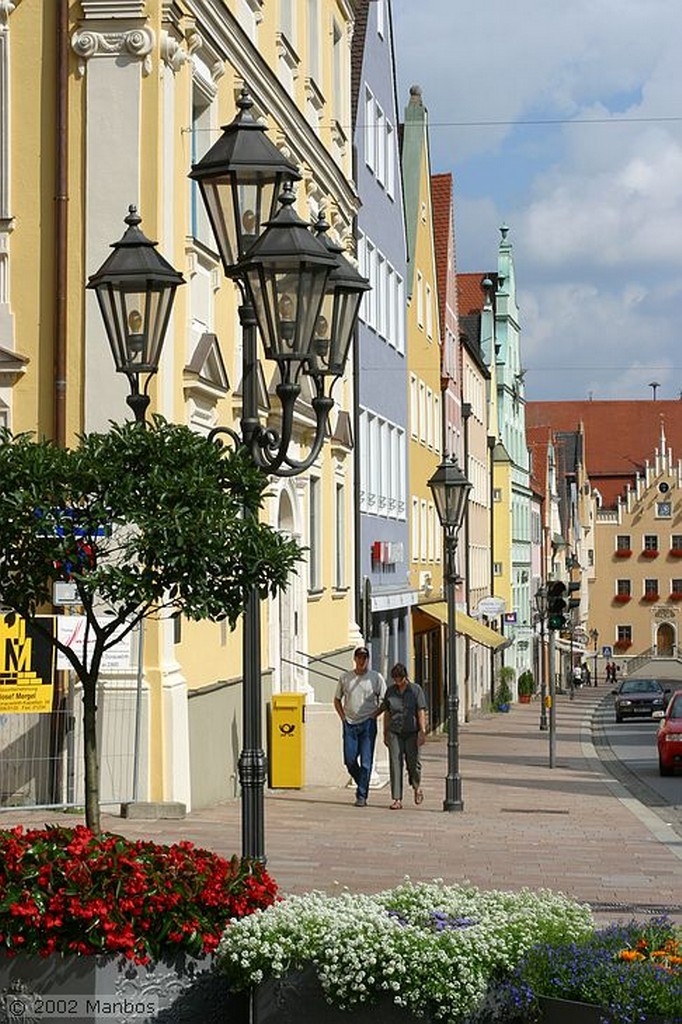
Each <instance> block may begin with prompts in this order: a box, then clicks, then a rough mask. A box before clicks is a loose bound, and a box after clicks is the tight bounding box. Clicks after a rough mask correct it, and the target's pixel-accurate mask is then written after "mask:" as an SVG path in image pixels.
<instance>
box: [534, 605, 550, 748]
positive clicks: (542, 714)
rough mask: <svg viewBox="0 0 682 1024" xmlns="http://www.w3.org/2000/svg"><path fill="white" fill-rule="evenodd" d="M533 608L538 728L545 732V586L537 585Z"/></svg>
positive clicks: (546, 727) (546, 726)
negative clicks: (537, 633) (537, 652)
mask: <svg viewBox="0 0 682 1024" xmlns="http://www.w3.org/2000/svg"><path fill="white" fill-rule="evenodd" d="M535 608H536V610H537V613H538V620H539V622H540V657H539V658H538V667H539V669H540V729H541V731H542V732H546V731H547V729H548V728H549V726H548V724H547V670H546V667H545V622H546V620H547V588H546V587H544V586H543V587H538V589H537V590H536V591H535Z"/></svg>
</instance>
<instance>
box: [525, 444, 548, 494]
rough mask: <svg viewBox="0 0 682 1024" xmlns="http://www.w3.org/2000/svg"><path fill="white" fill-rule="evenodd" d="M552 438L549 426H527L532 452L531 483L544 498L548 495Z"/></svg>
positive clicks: (532, 487) (534, 489) (533, 488)
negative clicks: (548, 471) (549, 451)
mask: <svg viewBox="0 0 682 1024" xmlns="http://www.w3.org/2000/svg"><path fill="white" fill-rule="evenodd" d="M551 438H552V431H551V429H550V428H549V427H526V442H527V444H528V447H529V448H530V450H531V453H532V462H531V465H532V472H531V475H530V485H531V489H532V490H533V491H534V492H535V493H536V494H537V495H538V496H539V497H540V498H542V499H543V500H544V499H545V497H546V496H547V449H548V448H549V444H550V441H551Z"/></svg>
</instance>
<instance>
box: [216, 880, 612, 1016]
mask: <svg viewBox="0 0 682 1024" xmlns="http://www.w3.org/2000/svg"><path fill="white" fill-rule="evenodd" d="M593 927H594V925H593V919H592V913H591V911H590V909H589V907H587V906H585V905H583V904H579V903H576V902H574V901H573V900H570V899H569V898H568V897H566V896H564V895H562V894H561V893H554V892H550V891H548V890H539V891H531V890H528V889H523V890H521V891H519V892H500V891H495V890H493V891H484V890H480V889H477V888H475V887H473V886H468V885H454V886H449V885H445V884H444V883H443V882H441V881H434V882H428V883H412V882H411V881H410V880H409V879H407V880H405V882H404V883H403V884H401V885H399V886H398V887H397V888H395V889H389V890H386V891H384V892H380V893H377V894H375V895H371V896H369V895H358V894H357V893H350V892H343V893H341V894H339V895H335V896H328V895H325V894H324V893H320V892H312V893H309V894H307V895H305V896H289V897H287V898H286V899H284V900H282V901H281V902H279V903H276V904H274V905H273V906H271V907H268V908H267V909H266V910H264V911H256V912H255V913H254V914H251V915H249V916H248V917H246V918H244V919H243V920H239V921H234V922H231V923H230V924H229V925H228V927H227V929H226V931H225V933H224V935H223V937H222V939H221V942H220V945H219V947H218V952H217V957H218V963H217V966H218V969H219V970H221V971H223V972H224V973H225V974H226V975H227V976H228V978H229V979H230V982H231V987H232V988H233V989H237V990H238V989H243V988H248V987H249V986H251V985H257V984H259V983H260V982H262V981H263V980H264V979H266V978H269V977H270V978H282V977H284V976H285V975H287V974H288V973H289V972H292V971H299V970H303V969H305V968H306V967H308V966H310V965H311V964H312V965H314V967H315V970H316V973H317V976H318V979H319V981H320V984H321V987H322V990H323V992H324V993H325V996H326V998H327V999H328V1001H329V1002H330V1003H333V1004H334V1005H336V1006H338V1007H340V1008H343V1009H351V1008H352V1007H353V1006H355V1005H357V1004H358V1003H364V1002H372V1001H374V1000H376V999H378V998H379V997H381V996H382V995H387V996H389V997H390V998H391V999H392V1000H393V1002H394V1003H395V1004H396V1005H398V1006H402V1007H405V1008H407V1009H409V1010H410V1011H412V1012H413V1013H416V1014H418V1015H424V1016H427V1017H429V1018H431V1019H433V1020H442V1021H448V1022H458V1021H464V1020H465V1019H467V1017H471V1016H473V1015H475V1013H476V1011H477V1010H478V1009H479V1008H480V1007H481V1005H482V1004H483V1001H484V998H485V996H486V992H487V991H488V989H489V987H490V986H491V985H492V984H493V983H494V982H495V980H496V979H498V978H501V977H503V976H505V975H506V974H508V972H510V971H511V970H512V969H513V968H514V967H515V966H516V965H517V964H518V963H519V961H520V960H521V958H522V957H523V955H524V954H525V953H526V952H527V951H528V950H529V949H530V948H531V947H532V946H534V945H535V944H537V943H538V942H554V941H562V942H570V941H577V940H579V939H580V938H583V937H585V936H586V935H588V934H590V933H591V932H592V930H593Z"/></svg>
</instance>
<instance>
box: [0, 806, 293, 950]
mask: <svg viewBox="0 0 682 1024" xmlns="http://www.w3.org/2000/svg"><path fill="white" fill-rule="evenodd" d="M276 895H277V886H276V884H275V882H274V881H273V879H272V878H270V876H269V875H268V873H267V872H266V871H265V869H264V868H263V867H262V865H261V864H259V863H251V862H248V861H240V860H239V858H238V857H233V858H232V860H225V859H224V858H223V857H218V856H217V855H216V854H214V853H211V852H210V851H208V850H202V849H200V848H199V847H195V846H194V845H193V844H192V843H187V842H182V843H177V844H174V845H173V846H161V845H158V844H156V843H152V842H147V841H145V840H141V839H140V840H137V841H131V840H128V839H124V838H123V837H122V836H117V835H113V834H111V833H106V832H105V833H101V834H99V835H95V834H93V833H92V832H91V831H90V830H89V829H87V828H85V827H84V826H82V825H77V826H76V827H75V828H58V827H49V828H45V829H29V830H27V831H24V829H23V828H22V826H18V827H17V828H13V829H9V830H6V831H5V830H0V949H2V950H3V951H4V952H5V953H6V954H7V955H9V956H13V955H16V954H17V953H19V952H22V953H38V954H40V956H49V955H50V954H51V953H62V954H63V953H76V954H82V955H88V954H96V953H118V954H120V955H121V956H123V957H125V958H126V959H128V960H133V961H134V962H135V963H140V964H144V963H148V962H149V961H150V960H158V959H160V958H161V957H163V956H165V955H173V954H175V953H179V952H185V953H189V954H191V955H192V956H201V955H202V954H204V953H210V952H213V950H214V949H216V947H217V945H218V942H219V941H220V937H221V935H222V933H223V931H224V929H225V926H226V925H227V923H228V921H229V920H230V918H235V917H245V916H246V915H247V914H251V913H253V911H254V910H257V909H260V908H264V907H268V906H270V904H271V903H273V902H274V900H275V898H276Z"/></svg>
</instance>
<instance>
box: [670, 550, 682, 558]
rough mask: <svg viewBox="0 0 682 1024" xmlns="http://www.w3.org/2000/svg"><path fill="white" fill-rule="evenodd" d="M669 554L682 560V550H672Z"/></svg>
mask: <svg viewBox="0 0 682 1024" xmlns="http://www.w3.org/2000/svg"><path fill="white" fill-rule="evenodd" d="M668 554H669V555H671V556H672V557H673V558H682V548H671V549H670V551H669V552H668Z"/></svg>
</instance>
